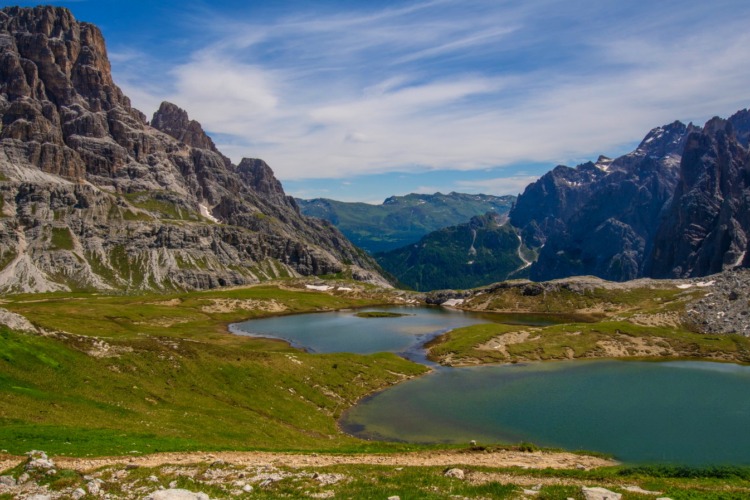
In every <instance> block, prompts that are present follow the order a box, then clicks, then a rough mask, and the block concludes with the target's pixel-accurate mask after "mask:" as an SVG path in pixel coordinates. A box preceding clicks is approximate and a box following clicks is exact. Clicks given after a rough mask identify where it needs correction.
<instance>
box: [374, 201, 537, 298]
mask: <svg viewBox="0 0 750 500" xmlns="http://www.w3.org/2000/svg"><path fill="white" fill-rule="evenodd" d="M505 222H506V220H505V217H503V216H501V215H499V214H497V213H495V212H489V213H487V214H486V215H482V216H476V217H473V218H472V219H471V221H470V222H468V223H465V224H459V225H456V226H452V227H448V228H444V229H440V230H438V231H434V232H432V233H429V234H428V235H427V236H425V237H423V238H422V239H421V240H419V242H418V243H416V244H412V245H407V246H405V247H403V248H399V249H396V250H392V251H390V252H385V253H379V254H376V255H375V257H376V258H377V260H378V262H379V263H380V265H381V266H382V267H383V269H385V270H386V271H388V272H389V273H391V274H393V275H394V276H395V277H396V278H397V279H398V280H399V282H401V283H402V284H404V285H406V286H409V287H411V288H413V289H415V290H421V291H426V290H436V289H446V288H474V287H477V286H480V285H486V284H488V283H492V282H495V281H501V280H504V279H508V278H509V277H511V276H512V277H521V275H522V274H521V273H522V272H523V271H524V270H525V269H526V268H527V266H528V261H527V260H526V257H525V253H526V251H527V250H526V249H525V248H523V247H522V245H521V239H520V236H519V235H518V234H517V233H516V231H515V229H514V228H513V227H511V226H510V225H509V224H506V223H505Z"/></svg>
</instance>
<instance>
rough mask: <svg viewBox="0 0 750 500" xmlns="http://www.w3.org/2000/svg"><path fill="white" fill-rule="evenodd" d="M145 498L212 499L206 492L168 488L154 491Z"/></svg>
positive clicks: (146, 499) (171, 499) (176, 499)
mask: <svg viewBox="0 0 750 500" xmlns="http://www.w3.org/2000/svg"><path fill="white" fill-rule="evenodd" d="M144 500H210V499H209V496H208V495H206V494H205V493H201V492H198V493H195V492H192V491H190V490H183V489H168V490H158V491H154V492H153V493H151V494H150V495H148V496H147V497H146V498H145V499H144Z"/></svg>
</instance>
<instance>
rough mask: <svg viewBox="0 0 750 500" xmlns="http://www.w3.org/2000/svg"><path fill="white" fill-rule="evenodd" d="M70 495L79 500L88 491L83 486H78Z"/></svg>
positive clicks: (74, 499)
mask: <svg viewBox="0 0 750 500" xmlns="http://www.w3.org/2000/svg"><path fill="white" fill-rule="evenodd" d="M70 496H71V497H72V498H73V500H79V499H81V498H83V497H85V496H86V492H85V491H84V490H83V489H82V488H76V489H75V490H73V493H71V495H70Z"/></svg>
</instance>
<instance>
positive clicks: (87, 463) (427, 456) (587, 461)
mask: <svg viewBox="0 0 750 500" xmlns="http://www.w3.org/2000/svg"><path fill="white" fill-rule="evenodd" d="M215 460H223V461H224V462H226V463H228V464H232V465H240V466H262V465H275V466H283V467H293V468H298V467H325V466H331V465H387V466H396V467H399V466H401V467H431V466H436V467H444V466H449V465H465V466H473V467H522V468H528V469H546V468H552V469H594V468H597V467H605V466H611V465H616V462H614V461H612V460H607V459H604V458H599V457H591V456H586V455H578V454H574V453H566V452H547V451H534V452H522V451H508V450H501V451H494V452H484V451H482V452H474V451H470V452H466V451H463V452H462V451H435V452H415V453H399V454H347V455H328V454H300V453H273V452H217V453H210V454H207V453H199V452H195V453H158V454H154V455H146V456H140V457H110V458H95V459H92V458H65V457H58V458H56V459H55V462H56V463H57V464H58V466H59V467H63V468H65V469H74V470H79V471H88V470H92V469H96V468H99V467H104V466H109V465H117V464H133V465H138V466H142V467H159V466H162V465H166V464H190V463H201V462H213V461H215ZM21 461H22V458H21V457H18V458H17V462H16V463H15V464H11V466H13V465H16V464H17V463H20V462H21Z"/></svg>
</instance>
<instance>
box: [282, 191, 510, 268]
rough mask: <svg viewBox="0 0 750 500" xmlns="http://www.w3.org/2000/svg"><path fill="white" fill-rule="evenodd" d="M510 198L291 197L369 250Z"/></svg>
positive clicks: (414, 237) (411, 238)
mask: <svg viewBox="0 0 750 500" xmlns="http://www.w3.org/2000/svg"><path fill="white" fill-rule="evenodd" d="M515 200H516V197H515V196H490V195H485V194H462V193H449V194H441V193H435V194H408V195H406V196H392V197H390V198H388V199H386V200H385V201H384V202H383V203H382V204H381V205H371V204H368V203H348V202H343V201H335V200H329V199H325V198H317V199H314V200H302V199H297V200H296V201H297V204H298V205H299V207H300V211H301V212H302V213H303V214H304V215H307V216H310V217H318V218H320V219H324V220H327V221H329V222H331V223H332V224H333V225H335V226H336V227H337V228H338V229H339V230H340V231H341V232H342V233H344V235H345V236H346V237H347V238H349V239H350V240H351V241H352V243H354V244H355V245H357V246H358V247H360V248H363V249H365V250H366V251H368V252H370V253H372V254H374V253H377V252H386V251H389V250H394V249H396V248H399V247H402V246H405V245H409V244H412V243H415V242H417V241H418V240H419V239H420V238H421V237H423V236H424V235H426V234H427V233H429V232H431V231H435V230H438V229H442V228H445V227H448V226H454V225H456V224H461V223H464V222H467V221H469V220H470V219H471V218H472V217H474V216H476V215H483V214H485V213H487V212H496V213H497V214H499V215H501V216H502V215H506V214H507V213H508V211H509V210H510V208H511V206H512V205H513V203H514V202H515Z"/></svg>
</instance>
